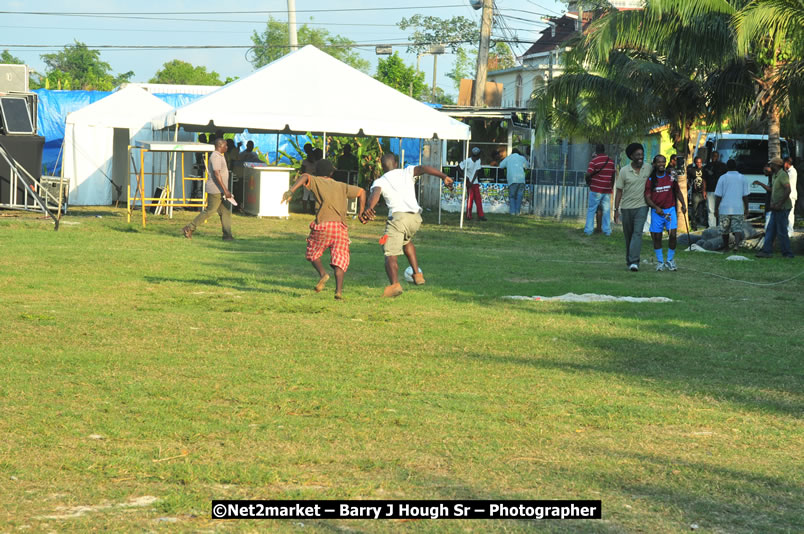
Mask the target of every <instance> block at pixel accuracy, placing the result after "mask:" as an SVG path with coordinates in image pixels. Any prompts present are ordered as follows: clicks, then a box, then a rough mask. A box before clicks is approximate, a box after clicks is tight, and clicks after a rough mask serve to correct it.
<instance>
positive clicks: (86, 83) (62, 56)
mask: <svg viewBox="0 0 804 534" xmlns="http://www.w3.org/2000/svg"><path fill="white" fill-rule="evenodd" d="M41 58H42V60H43V61H44V62H45V65H47V71H46V73H45V83H46V86H50V87H55V86H58V87H61V88H62V89H94V90H99V91H110V90H112V89H114V88H115V87H116V86H117V85H119V84H121V83H124V82H127V81H129V80H130V79H131V78H132V77H133V76H134V72H132V71H129V72H126V73H124V74H119V75H117V76H115V75H113V74H112V72H111V70H112V67H111V66H110V65H109V64H108V63H106V62H105V61H101V59H100V52H99V51H98V50H90V49H89V48H88V47H87V45H85V44H84V43H81V42H79V41H75V44H74V45H67V46H65V47H64V50H62V51H61V52H56V53H54V54H42V56H41Z"/></svg>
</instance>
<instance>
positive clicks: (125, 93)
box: [66, 87, 173, 129]
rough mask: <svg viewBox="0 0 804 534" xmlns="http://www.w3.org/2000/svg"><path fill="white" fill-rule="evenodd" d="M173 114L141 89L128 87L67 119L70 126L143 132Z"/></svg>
mask: <svg viewBox="0 0 804 534" xmlns="http://www.w3.org/2000/svg"><path fill="white" fill-rule="evenodd" d="M172 110H173V106H171V105H169V104H166V103H165V102H163V101H161V100H159V99H158V98H156V97H155V96H154V95H152V94H149V93H148V92H147V91H145V90H144V89H141V88H139V87H126V88H123V89H121V90H120V91H117V92H115V93H112V94H110V95H109V96H106V97H104V98H102V99H100V100H98V101H97V102H95V103H93V104H90V105H88V106H86V107H83V108H81V109H79V110H78V111H73V112H72V113H70V114H69V115H67V120H66V122H67V124H71V123H72V124H82V125H85V126H106V127H108V128H137V129H139V128H142V126H143V125H144V124H145V123H147V122H148V121H149V120H151V119H153V118H154V117H156V116H158V115H163V114H165V113H167V112H169V111H172Z"/></svg>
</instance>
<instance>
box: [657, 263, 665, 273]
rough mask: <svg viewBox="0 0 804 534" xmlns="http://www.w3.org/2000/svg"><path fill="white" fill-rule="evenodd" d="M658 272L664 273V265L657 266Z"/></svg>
mask: <svg viewBox="0 0 804 534" xmlns="http://www.w3.org/2000/svg"><path fill="white" fill-rule="evenodd" d="M656 270H657V271H664V263H660V264H658V265H656Z"/></svg>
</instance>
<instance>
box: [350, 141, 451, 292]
mask: <svg viewBox="0 0 804 534" xmlns="http://www.w3.org/2000/svg"><path fill="white" fill-rule="evenodd" d="M381 163H382V170H383V171H385V174H383V175H382V176H380V177H379V178H377V179H376V180H374V183H373V184H372V185H371V196H370V197H369V199H368V203H367V204H366V209H365V210H364V211H363V213H361V214H360V222H362V223H363V224H366V223H367V222H368V221H372V220H374V217H375V213H374V207H375V206H376V205H377V202H379V201H380V195H382V198H383V200H385V204H386V205H387V206H388V222H386V223H385V235H384V236H383V238H382V239H381V240H380V243H381V244H382V245H383V251H384V252H385V273H386V274H387V275H388V281H389V282H390V285H388V286H387V287H386V288H385V290H384V291H383V297H398V296H399V295H401V294H402V285H401V284H400V283H399V264H398V262H397V259H396V258H397V256H399V255H400V254H405V256H406V257H407V258H408V261H409V262H410V267H411V269H413V282H414V283H415V284H416V285H418V286H420V285H422V284H424V275H423V274H422V273H421V272H419V263H418V261H417V259H416V247H414V246H413V236H414V235H416V232H417V231H418V230H419V227H420V226H421V224H422V216H421V213H422V209H421V207H420V206H419V203H418V202H417V200H416V191H415V188H414V184H415V183H416V177H417V176H421V175H422V174H425V173H427V174H432V175H433V176H438V177H439V178H441V179H442V180H444V185H446V186H447V187H451V186H452V178H450V177H448V176H447V175H446V174H444V173H443V172H441V171H439V170H438V169H435V168H433V167H429V166H427V165H417V166H413V165H410V166H408V167H405V168H404V169H398V168H397V165H398V164H397V161H396V156H395V155H394V154H390V153H389V154H384V155H383V157H382V159H381Z"/></svg>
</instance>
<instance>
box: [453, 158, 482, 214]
mask: <svg viewBox="0 0 804 534" xmlns="http://www.w3.org/2000/svg"><path fill="white" fill-rule="evenodd" d="M480 165H481V163H480V149H479V148H478V147H475V148H473V149H472V155H471V156H470V157H469V158H468V159H465V160H463V161H462V162H461V163H460V164H459V165H458V166H459V167H460V168H461V169H462V170H463V172H464V175H465V176H466V220H467V221H471V220H472V202H473V201H474V203H475V206H476V207H477V218H478V219H480V220H481V221H485V220H486V217H484V215H483V198H482V197H481V196H480V176H478V172H479V171H480Z"/></svg>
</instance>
